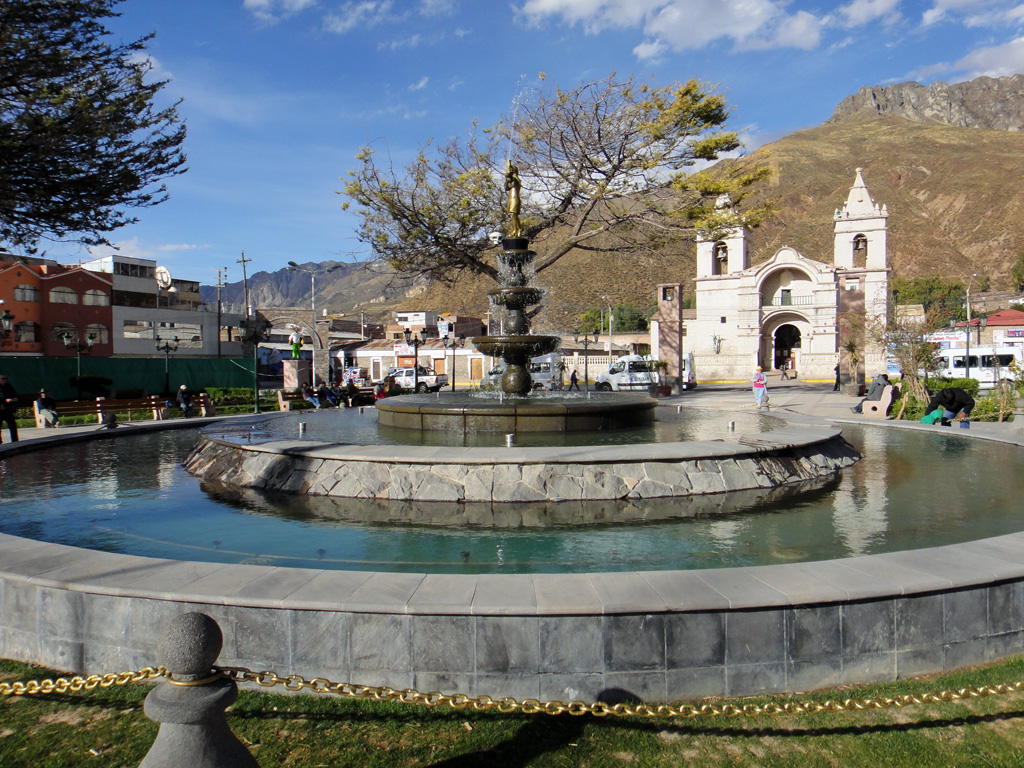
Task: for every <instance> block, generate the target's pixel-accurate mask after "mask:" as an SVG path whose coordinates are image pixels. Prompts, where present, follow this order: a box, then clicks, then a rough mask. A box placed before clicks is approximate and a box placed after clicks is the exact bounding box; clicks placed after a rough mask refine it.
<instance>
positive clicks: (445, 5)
mask: <svg viewBox="0 0 1024 768" xmlns="http://www.w3.org/2000/svg"><path fill="white" fill-rule="evenodd" d="M453 13H455V0H422V2H421V3H420V15H421V16H450V15H451V14H453Z"/></svg>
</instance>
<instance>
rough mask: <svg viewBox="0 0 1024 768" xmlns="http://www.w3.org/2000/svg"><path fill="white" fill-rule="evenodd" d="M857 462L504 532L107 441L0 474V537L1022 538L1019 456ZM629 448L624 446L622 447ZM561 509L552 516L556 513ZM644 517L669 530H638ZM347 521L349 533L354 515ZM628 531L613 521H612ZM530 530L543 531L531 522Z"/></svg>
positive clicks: (513, 544) (606, 553) (890, 545)
mask: <svg viewBox="0 0 1024 768" xmlns="http://www.w3.org/2000/svg"><path fill="white" fill-rule="evenodd" d="M844 436H845V437H846V438H847V439H848V440H849V441H850V442H851V443H852V444H853V445H854V446H855V447H856V448H857V449H858V450H859V451H860V452H861V453H862V454H863V456H864V458H863V459H862V460H861V461H860V462H859V463H858V464H857V465H855V466H854V467H852V468H851V469H848V470H846V471H845V472H844V473H843V475H842V477H840V478H836V479H835V480H834V481H832V482H829V483H825V484H824V485H821V486H818V487H809V488H805V489H801V490H800V491H799V492H798V493H795V494H788V495H787V494H783V495H781V496H778V495H775V494H769V495H763V494H762V495H758V494H753V495H750V496H748V497H743V496H736V497H734V498H733V497H732V495H731V494H730V495H722V496H717V497H706V499H705V500H704V501H703V502H702V506H693V505H691V504H689V503H688V502H686V501H685V500H684V501H680V500H663V501H660V502H647V503H648V504H649V505H650V508H649V509H646V510H645V508H641V507H638V506H636V503H628V502H624V503H617V502H616V503H612V502H597V503H596V504H598V505H600V506H599V507H597V508H588V509H586V510H583V512H584V513H585V516H586V518H587V520H588V522H589V523H590V524H588V525H584V526H580V525H573V524H572V523H573V522H574V521H575V519H576V518H575V516H576V515H577V514H578V513H580V510H579V509H578V508H579V507H583V506H584V505H579V504H577V505H576V507H577V508H572V507H565V508H562V509H554V510H550V509H538V508H537V507H536V505H532V506H531V505H526V506H520V505H499V506H500V507H501V509H499V510H497V514H498V515H499V516H500V517H501V519H502V523H501V524H500V525H494V524H488V523H486V522H481V523H479V524H476V525H461V526H451V527H448V526H443V525H441V526H431V527H428V526H420V525H415V524H412V523H411V522H409V521H411V520H415V518H416V505H415V503H414V502H396V503H380V502H369V503H363V504H362V505H360V504H359V503H357V502H350V501H349V500H345V501H340V500H330V499H315V498H314V499H306V498H303V499H299V498H294V497H289V498H281V497H271V496H263V495H259V494H256V493H251V492H245V493H240V492H238V491H226V490H219V489H214V488H204V487H201V485H200V484H199V482H198V481H196V480H195V479H194V478H192V477H191V476H190V475H188V474H187V473H186V472H185V471H184V470H183V469H182V468H181V460H182V459H183V457H184V456H185V454H186V453H187V452H188V450H189V449H190V448H191V446H192V445H193V444H194V443H195V440H196V433H195V432H193V431H191V430H187V431H175V432H165V433H150V434H142V435H136V436H128V435H124V436H120V437H119V438H118V439H116V440H100V441H94V442H91V443H87V444H80V445H75V446H65V447H59V448H54V449H50V450H47V451H43V452H35V453H29V454H23V455H20V456H12V457H8V458H6V459H4V460H3V461H0V504H2V509H3V514H2V515H0V531H2V532H4V533H9V534H13V535H17V536H24V537H28V538H33V539H39V540H44V541H50V542H55V543H61V544H69V545H72V546H77V547H87V548H93V549H99V550H104V551H109V552H122V553H129V554H136V555H146V556H152V557H164V558H174V559H181V560H201V561H209V562H223V563H240V562H242V563H244V562H249V563H263V564H272V565H280V566H291V567H305V568H335V569H349V570H385V571H403V572H436V573H525V572H534V573H538V572H565V573H574V572H593V571H627V570H628V571H631V570H665V569H673V570H674V569H694V568H722V567H735V566H746V565H767V564H773V563H783V562H799V561H807V560H824V559H833V558H840V557H849V556H854V555H862V554H874V553H879V552H888V551H897V550H903V549H915V548H921V547H931V546H937V545H942V544H950V543H956V542H961V541H968V540H972V539H977V538H984V537H988V536H996V535H1000V534H1004V533H1010V532H1015V531H1018V530H1021V529H1022V528H1024V525H1022V520H1021V513H1020V510H1019V499H1020V498H1021V497H1022V493H1024V471H1021V470H1022V469H1024V466H1022V463H1024V452H1021V451H1020V450H1018V449H1016V448H1009V447H1007V446H1005V445H1000V444H996V443H989V442H985V441H979V440H968V439H966V438H960V437H956V436H949V437H947V436H945V435H944V434H943V435H940V434H931V433H922V432H911V431H905V430H896V429H885V428H877V427H876V428H871V427H846V428H844ZM624 450H628V448H624ZM548 506H555V507H561V505H548ZM653 517H668V518H669V519H659V520H657V521H655V522H648V521H647V520H650V519H651V518H653ZM353 518H355V519H353ZM623 518H629V522H628V523H625V524H623V523H621V522H618V523H613V522H605V521H607V520H617V521H621V520H622V519H623ZM540 523H543V525H541V524H540Z"/></svg>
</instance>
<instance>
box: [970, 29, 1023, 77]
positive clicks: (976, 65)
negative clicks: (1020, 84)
mask: <svg viewBox="0 0 1024 768" xmlns="http://www.w3.org/2000/svg"><path fill="white" fill-rule="evenodd" d="M952 69H953V70H954V71H956V72H964V73H965V79H967V80H972V79H974V78H975V77H981V76H983V75H987V76H988V77H1003V76H1005V75H1013V74H1016V73H1018V72H1024V37H1018V38H1017V39H1016V40H1012V41H1010V42H1009V43H1004V44H1003V45H993V46H989V47H987V48H979V49H977V50H976V51H972V52H971V53H969V54H967V55H966V56H964V57H963V58H962V59H960V60H959V61H958V62H956V64H954V65H953V67H952Z"/></svg>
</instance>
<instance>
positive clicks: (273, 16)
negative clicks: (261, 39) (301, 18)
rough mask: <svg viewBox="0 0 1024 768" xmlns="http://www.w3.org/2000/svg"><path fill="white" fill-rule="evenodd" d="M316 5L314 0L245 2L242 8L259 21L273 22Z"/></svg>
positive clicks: (250, 0) (257, 0) (259, 0)
mask: <svg viewBox="0 0 1024 768" xmlns="http://www.w3.org/2000/svg"><path fill="white" fill-rule="evenodd" d="M314 5H316V0H245V1H244V2H243V3H242V7H243V8H245V10H247V11H249V12H250V13H252V15H253V16H255V17H256V18H258V19H260V20H261V21H267V22H275V21H277V20H278V19H281V18H283V17H285V16H292V15H294V14H296V13H298V12H299V11H303V10H305V9H306V8H310V7H312V6H314Z"/></svg>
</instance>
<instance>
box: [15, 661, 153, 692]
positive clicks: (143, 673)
mask: <svg viewBox="0 0 1024 768" xmlns="http://www.w3.org/2000/svg"><path fill="white" fill-rule="evenodd" d="M160 677H169V673H168V672H167V670H166V669H165V668H164V667H143V668H142V669H140V670H139V671H138V672H121V673H118V674H107V675H86V676H85V677H81V676H79V675H75V676H74V677H58V678H57V679H56V680H49V679H47V680H29V681H27V682H13V683H5V682H0V696H31V695H33V694H37V693H67V692H68V691H74V692H78V691H91V690H93V689H94V688H110V687H111V686H112V685H128V683H141V682H144V681H146V680H153V679H155V678H160Z"/></svg>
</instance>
